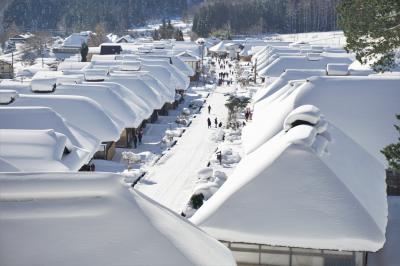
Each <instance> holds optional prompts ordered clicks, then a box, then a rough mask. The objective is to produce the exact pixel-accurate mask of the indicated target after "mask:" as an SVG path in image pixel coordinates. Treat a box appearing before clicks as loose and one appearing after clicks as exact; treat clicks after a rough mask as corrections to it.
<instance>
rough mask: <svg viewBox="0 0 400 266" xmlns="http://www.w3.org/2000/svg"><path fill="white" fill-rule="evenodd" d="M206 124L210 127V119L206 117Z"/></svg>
mask: <svg viewBox="0 0 400 266" xmlns="http://www.w3.org/2000/svg"><path fill="white" fill-rule="evenodd" d="M207 125H208V128H210V127H211V119H210V118H207Z"/></svg>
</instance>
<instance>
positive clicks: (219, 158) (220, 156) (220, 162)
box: [217, 151, 222, 165]
mask: <svg viewBox="0 0 400 266" xmlns="http://www.w3.org/2000/svg"><path fill="white" fill-rule="evenodd" d="M217 160H218V161H219V164H220V165H221V164H222V152H221V151H218V152H217Z"/></svg>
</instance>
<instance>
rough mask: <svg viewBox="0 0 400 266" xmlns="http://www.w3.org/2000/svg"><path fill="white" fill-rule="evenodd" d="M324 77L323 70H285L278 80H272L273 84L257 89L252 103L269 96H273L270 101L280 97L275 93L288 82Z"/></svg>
mask: <svg viewBox="0 0 400 266" xmlns="http://www.w3.org/2000/svg"><path fill="white" fill-rule="evenodd" d="M325 75H326V71H325V70H323V69H310V70H305V69H286V71H285V72H283V73H282V74H281V75H280V76H279V78H277V79H276V80H274V82H273V83H271V84H270V85H269V86H267V87H265V88H261V89H259V90H258V91H257V93H256V95H255V96H254V101H255V102H259V101H261V100H263V99H266V98H268V97H270V96H271V95H274V97H271V98H270V99H272V98H276V97H277V96H280V95H281V93H277V92H278V91H279V90H280V89H281V88H282V87H284V86H285V85H286V84H288V82H289V81H291V80H305V79H307V78H308V77H312V76H325ZM268 101H270V100H268Z"/></svg>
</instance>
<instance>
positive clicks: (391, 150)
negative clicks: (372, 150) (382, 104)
mask: <svg viewBox="0 0 400 266" xmlns="http://www.w3.org/2000/svg"><path fill="white" fill-rule="evenodd" d="M396 117H397V119H398V120H399V121H400V115H396ZM394 127H395V128H396V130H397V131H398V132H399V134H400V126H398V125H394ZM381 152H382V153H383V155H385V157H386V160H387V161H388V163H389V168H391V169H393V170H396V171H400V137H399V139H398V142H397V143H394V144H390V145H388V146H386V147H385V148H384V149H383V150H382V151H381Z"/></svg>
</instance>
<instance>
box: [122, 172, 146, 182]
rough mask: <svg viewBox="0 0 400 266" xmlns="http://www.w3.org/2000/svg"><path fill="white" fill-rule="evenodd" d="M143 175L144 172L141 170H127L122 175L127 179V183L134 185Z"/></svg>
mask: <svg viewBox="0 0 400 266" xmlns="http://www.w3.org/2000/svg"><path fill="white" fill-rule="evenodd" d="M143 174H144V172H143V171H142V170H141V169H134V170H125V171H123V172H122V173H121V175H123V176H124V177H125V178H124V181H125V183H134V182H136V180H137V179H138V178H139V177H141V176H142V175H143Z"/></svg>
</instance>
